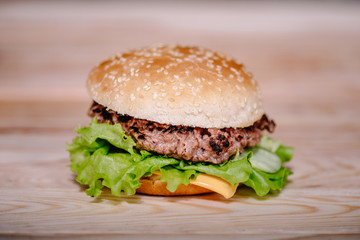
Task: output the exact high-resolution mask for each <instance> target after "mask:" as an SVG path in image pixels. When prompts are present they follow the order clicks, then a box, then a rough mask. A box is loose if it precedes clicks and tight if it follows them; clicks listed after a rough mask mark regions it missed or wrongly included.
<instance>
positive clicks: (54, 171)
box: [0, 1, 360, 239]
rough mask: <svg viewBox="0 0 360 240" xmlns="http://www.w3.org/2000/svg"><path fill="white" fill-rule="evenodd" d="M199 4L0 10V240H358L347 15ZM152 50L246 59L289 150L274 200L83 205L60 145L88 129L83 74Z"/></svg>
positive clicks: (352, 28) (354, 67)
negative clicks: (181, 47)
mask: <svg viewBox="0 0 360 240" xmlns="http://www.w3.org/2000/svg"><path fill="white" fill-rule="evenodd" d="M206 6H207V7H206V8H205V7H204V5H203V3H191V4H190V3H189V2H186V3H171V4H164V3H162V2H156V3H152V4H145V3H144V2H141V3H130V2H126V3H116V2H106V3H105V4H104V3H95V2H90V3H89V2H83V1H80V2H77V3H70V2H65V3H64V2H61V1H52V2H51V3H46V2H32V1H31V2H17V3H12V2H0V32H1V35H0V179H1V180H0V238H1V239H28V238H40V239H41V238H44V239H47V238H56V239H103V238H105V237H106V238H107V239H118V238H119V237H121V238H123V239H145V238H146V239H169V238H171V239H190V238H193V239H219V238H222V239H234V238H235V239H236V238H246V239H329V238H333V239H344V238H346V239H359V238H360V161H359V156H360V123H359V119H360V108H359V103H360V94H359V93H360V57H359V56H360V45H359V42H360V24H359V23H360V14H359V13H360V4H358V3H353V2H347V3H345V4H344V3H331V4H328V5H326V7H324V6H323V5H321V4H320V3H310V2H306V3H287V4H285V3H273V4H269V3H267V4H265V3H264V2H262V3H261V4H257V3H252V4H243V3H237V2H233V1H230V2H227V1H225V3H224V2H222V1H219V2H212V3H207V5H206ZM185 13H186V14H185ZM305 13H306V14H305ZM214 16H218V17H214ZM158 42H178V43H182V44H192V45H202V46H205V47H210V48H213V49H217V50H219V51H222V52H225V53H228V54H230V55H233V56H235V57H236V58H238V59H239V60H242V61H244V62H245V64H246V66H247V67H248V69H249V70H250V71H251V72H253V73H254V75H255V77H256V79H257V80H258V81H259V84H260V87H261V90H262V94H263V99H264V103H265V108H266V112H267V113H268V115H269V116H271V117H272V118H274V119H275V121H276V123H277V129H276V131H275V133H274V137H276V138H279V139H282V140H283V141H284V143H286V144H288V145H292V146H294V147H295V149H296V151H295V157H294V159H293V160H292V161H291V162H290V163H289V164H288V167H289V168H291V170H292V171H293V172H294V174H293V175H291V176H290V182H289V183H288V184H287V185H286V187H285V189H284V190H283V192H281V193H280V194H272V195H270V196H269V197H267V198H260V197H257V196H256V195H255V194H254V193H253V191H251V190H250V189H247V188H244V187H241V188H239V189H238V191H237V192H236V194H235V196H234V197H233V198H232V199H228V200H226V199H224V198H222V197H221V196H219V195H217V194H207V195H200V196H195V197H167V198H166V197H152V196H145V195H135V196H123V197H121V198H119V197H115V196H112V195H111V194H110V193H109V191H105V192H104V193H103V194H102V195H101V196H100V197H98V198H91V197H88V196H86V194H85V192H84V189H85V188H84V187H83V186H80V185H79V184H78V183H76V181H75V180H74V179H75V175H74V174H73V173H72V172H71V171H70V170H69V168H68V164H69V157H68V153H67V152H66V151H65V143H66V142H70V141H71V139H72V138H73V137H74V136H75V133H74V132H73V129H74V128H75V127H76V126H78V125H79V124H81V125H85V124H87V123H88V122H89V118H88V117H87V116H86V111H87V108H88V107H89V104H90V99H89V97H88V96H87V94H86V91H85V87H84V82H85V79H86V77H87V74H88V72H89V70H90V68H91V67H92V66H93V65H95V64H96V63H98V62H99V61H100V60H102V59H104V58H106V57H108V56H110V55H111V54H113V53H115V52H117V51H123V50H127V49H129V48H136V47H140V46H145V45H150V44H153V43H158Z"/></svg>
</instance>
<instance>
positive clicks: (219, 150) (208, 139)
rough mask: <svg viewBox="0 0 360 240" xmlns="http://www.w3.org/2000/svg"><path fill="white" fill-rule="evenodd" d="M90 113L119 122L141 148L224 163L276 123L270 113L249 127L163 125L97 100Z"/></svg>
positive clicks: (112, 121)
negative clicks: (120, 111) (102, 103)
mask: <svg viewBox="0 0 360 240" xmlns="http://www.w3.org/2000/svg"><path fill="white" fill-rule="evenodd" d="M88 114H89V116H91V117H96V118H97V119H98V122H101V123H109V124H115V123H119V124H120V125H121V126H122V128H123V129H124V131H125V133H126V134H127V135H129V136H131V137H133V138H134V139H135V141H136V145H137V148H139V149H144V150H147V151H152V152H156V153H159V154H165V155H167V156H170V157H173V158H176V159H183V160H188V161H192V162H211V163H214V164H221V163H223V162H225V161H227V160H228V159H229V158H230V157H231V156H232V155H234V154H235V153H236V151H239V152H240V153H242V152H244V149H245V148H246V147H255V146H256V144H257V143H258V142H259V141H260V138H261V135H262V131H263V130H267V131H269V132H273V131H274V128H275V123H274V121H273V120H269V119H268V118H267V116H266V115H263V116H262V118H261V119H259V120H258V121H256V122H255V123H254V124H253V125H252V126H249V127H246V128H221V129H219V128H200V127H189V126H180V125H176V126H175V125H168V124H161V123H157V122H153V121H148V120H144V119H137V118H134V117H131V116H129V115H121V114H118V113H116V112H115V111H113V110H108V109H107V108H106V107H104V106H103V105H101V104H98V103H96V102H93V104H92V105H91V107H90V109H89V112H88Z"/></svg>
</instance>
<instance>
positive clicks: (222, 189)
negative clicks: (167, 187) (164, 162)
mask: <svg viewBox="0 0 360 240" xmlns="http://www.w3.org/2000/svg"><path fill="white" fill-rule="evenodd" d="M153 174H155V175H161V173H160V171H155V172H154V173H153ZM190 184H194V185H197V186H199V187H203V188H206V189H209V190H211V191H213V192H216V193H219V194H221V195H223V196H224V197H225V198H231V197H232V196H234V194H235V192H236V189H237V187H238V185H239V184H236V185H235V186H233V185H231V184H230V183H229V182H227V181H225V180H223V179H222V178H219V177H216V176H211V175H208V174H204V173H201V174H199V175H198V176H197V178H196V179H195V180H190Z"/></svg>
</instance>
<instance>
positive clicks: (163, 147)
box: [67, 103, 293, 198]
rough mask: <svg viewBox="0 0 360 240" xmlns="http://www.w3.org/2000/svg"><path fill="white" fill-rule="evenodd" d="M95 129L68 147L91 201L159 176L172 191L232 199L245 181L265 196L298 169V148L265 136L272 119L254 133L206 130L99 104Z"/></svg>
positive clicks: (86, 130) (81, 130)
mask: <svg viewBox="0 0 360 240" xmlns="http://www.w3.org/2000/svg"><path fill="white" fill-rule="evenodd" d="M89 114H90V116H93V119H92V121H91V123H90V126H86V127H79V128H77V129H76V131H77V133H78V134H79V136H77V137H75V138H74V139H73V141H72V143H71V144H68V145H67V150H68V151H69V153H70V161H71V164H70V168H71V170H72V171H74V172H75V173H76V174H77V178H76V180H77V181H78V182H79V183H81V184H84V185H88V186H89V188H88V189H87V190H86V193H87V194H88V195H90V196H94V197H96V196H98V195H100V194H101V192H102V189H103V187H107V188H109V189H110V190H111V192H112V194H114V195H116V196H120V195H121V193H125V194H126V195H132V194H135V193H136V189H138V188H139V187H140V185H141V183H140V179H141V178H146V177H149V176H152V175H153V174H157V175H159V176H161V177H160V180H161V181H163V182H166V183H167V184H166V188H167V189H168V190H169V191H170V192H175V190H176V189H177V188H178V187H179V186H180V185H181V184H183V185H189V184H195V185H199V186H201V187H206V188H208V189H209V190H211V191H215V192H218V193H219V194H222V195H223V196H224V197H226V198H229V197H231V196H232V195H233V194H234V192H235V190H236V188H237V186H238V185H239V183H241V185H245V186H248V187H251V188H253V189H254V191H255V192H256V194H257V195H259V196H265V195H266V194H268V193H269V192H270V191H280V190H281V189H282V188H283V187H284V185H285V183H286V181H287V176H288V175H289V174H291V171H289V170H288V169H286V168H285V167H284V166H283V164H284V163H285V162H287V161H289V160H290V159H291V158H292V154H293V148H291V147H286V146H283V145H282V144H281V142H280V141H278V140H273V139H271V138H269V137H267V136H265V135H261V131H262V130H268V131H269V132H272V131H273V130H274V127H275V124H274V122H273V121H271V120H269V119H268V118H267V117H266V116H265V115H264V116H263V117H262V118H261V119H260V120H258V121H257V122H255V123H254V124H253V125H252V126H249V127H246V128H224V129H216V128H198V127H183V126H171V125H166V124H160V123H156V122H152V121H146V120H140V119H136V118H133V117H130V116H127V115H119V114H117V113H116V112H114V111H111V110H107V109H106V108H105V107H104V106H101V105H100V104H97V103H93V105H92V107H91V108H90V113H89Z"/></svg>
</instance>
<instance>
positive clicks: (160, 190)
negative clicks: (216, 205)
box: [136, 178, 212, 196]
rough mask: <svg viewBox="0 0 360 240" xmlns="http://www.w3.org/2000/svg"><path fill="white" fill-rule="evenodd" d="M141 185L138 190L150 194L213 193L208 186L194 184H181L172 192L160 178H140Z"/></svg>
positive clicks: (184, 194) (182, 194)
mask: <svg viewBox="0 0 360 240" xmlns="http://www.w3.org/2000/svg"><path fill="white" fill-rule="evenodd" d="M140 183H141V186H140V188H138V189H136V192H138V193H143V194H148V195H159V196H186V195H196V194H203V193H211V192H212V191H211V190H209V189H206V188H202V187H199V186H196V185H193V184H189V185H188V186H185V185H183V184H181V185H180V186H179V187H178V188H177V189H176V191H175V192H170V191H169V190H167V188H166V183H165V182H161V181H160V180H158V179H151V178H150V179H148V178H142V179H140Z"/></svg>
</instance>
